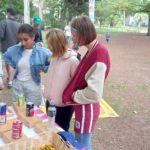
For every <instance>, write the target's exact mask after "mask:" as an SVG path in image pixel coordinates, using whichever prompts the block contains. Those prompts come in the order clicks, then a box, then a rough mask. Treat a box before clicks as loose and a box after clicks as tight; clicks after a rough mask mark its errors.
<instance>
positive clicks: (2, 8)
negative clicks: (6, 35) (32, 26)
mask: <svg viewBox="0 0 150 150" xmlns="http://www.w3.org/2000/svg"><path fill="white" fill-rule="evenodd" d="M7 8H14V9H15V10H16V12H17V14H19V15H23V0H0V19H3V18H5V13H6V10H7Z"/></svg>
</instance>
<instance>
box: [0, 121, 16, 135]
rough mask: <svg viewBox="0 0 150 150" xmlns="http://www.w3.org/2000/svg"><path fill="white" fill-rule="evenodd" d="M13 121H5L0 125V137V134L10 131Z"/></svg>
mask: <svg viewBox="0 0 150 150" xmlns="http://www.w3.org/2000/svg"><path fill="white" fill-rule="evenodd" d="M13 121H14V119H12V120H7V121H6V124H0V136H1V135H2V133H4V132H6V131H9V130H11V129H12V124H13Z"/></svg>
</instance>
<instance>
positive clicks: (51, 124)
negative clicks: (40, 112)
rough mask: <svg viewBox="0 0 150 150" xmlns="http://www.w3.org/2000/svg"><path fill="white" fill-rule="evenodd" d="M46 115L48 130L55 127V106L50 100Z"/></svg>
mask: <svg viewBox="0 0 150 150" xmlns="http://www.w3.org/2000/svg"><path fill="white" fill-rule="evenodd" d="M47 115H48V130H50V131H51V130H53V129H55V116H56V107H55V105H54V102H53V101H52V100H50V101H49V107H48V111H47Z"/></svg>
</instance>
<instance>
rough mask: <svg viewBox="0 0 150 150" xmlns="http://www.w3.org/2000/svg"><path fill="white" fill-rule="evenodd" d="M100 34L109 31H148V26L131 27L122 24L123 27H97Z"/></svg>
mask: <svg viewBox="0 0 150 150" xmlns="http://www.w3.org/2000/svg"><path fill="white" fill-rule="evenodd" d="M96 31H97V33H98V34H105V33H106V32H109V33H111V34H116V33H117V34H118V33H128V32H145V33H146V32H147V28H146V27H140V28H139V27H130V26H125V27H124V26H122V27H111V28H110V27H101V28H96Z"/></svg>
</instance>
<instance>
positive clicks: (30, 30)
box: [18, 24, 35, 37]
mask: <svg viewBox="0 0 150 150" xmlns="http://www.w3.org/2000/svg"><path fill="white" fill-rule="evenodd" d="M19 33H26V34H28V35H29V36H30V37H32V36H34V35H35V34H34V30H33V27H32V26H31V25H30V24H23V25H21V26H20V28H19V30H18V34H19Z"/></svg>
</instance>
